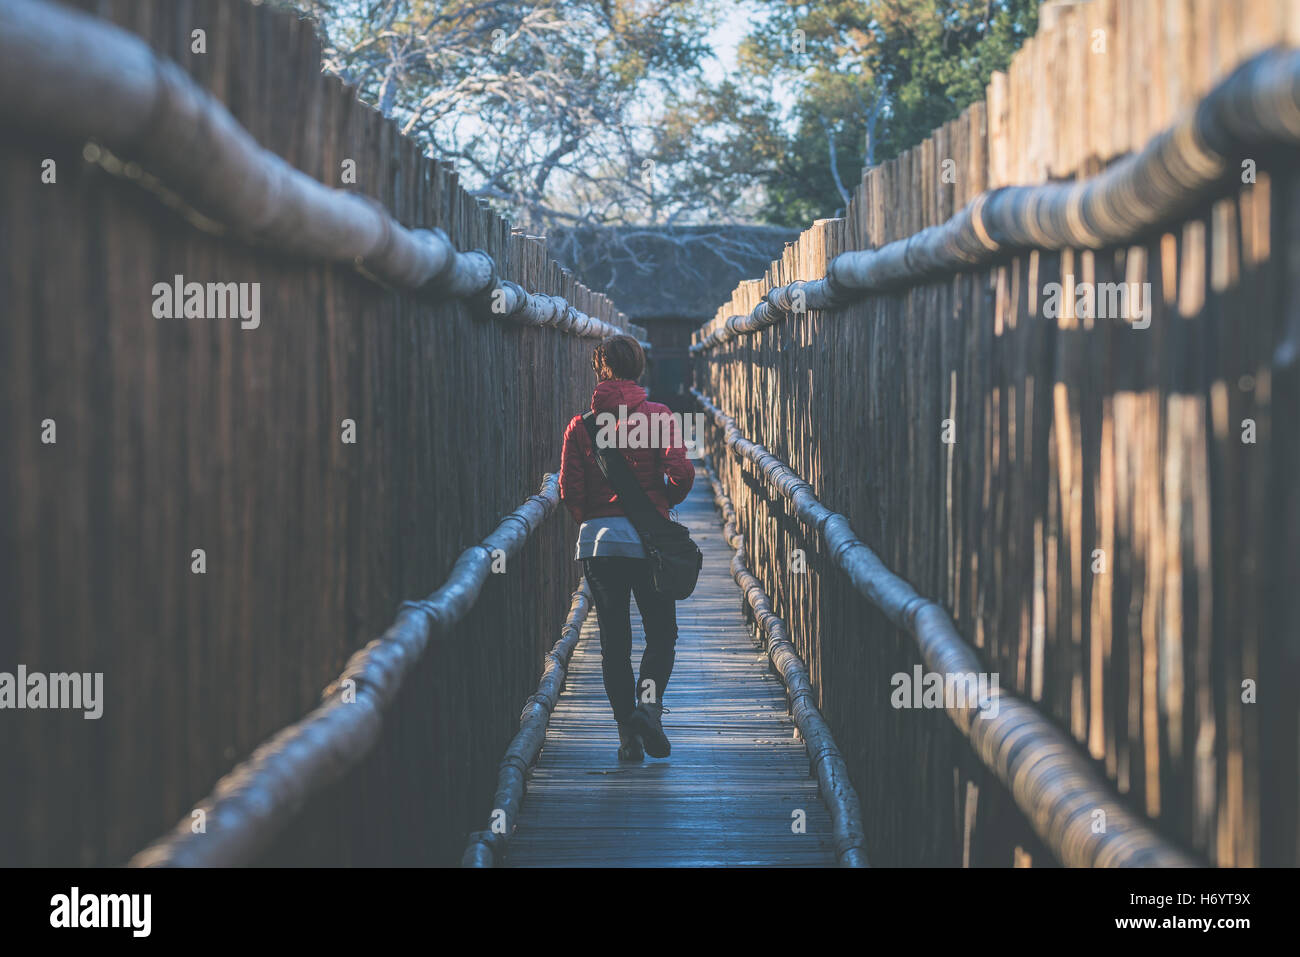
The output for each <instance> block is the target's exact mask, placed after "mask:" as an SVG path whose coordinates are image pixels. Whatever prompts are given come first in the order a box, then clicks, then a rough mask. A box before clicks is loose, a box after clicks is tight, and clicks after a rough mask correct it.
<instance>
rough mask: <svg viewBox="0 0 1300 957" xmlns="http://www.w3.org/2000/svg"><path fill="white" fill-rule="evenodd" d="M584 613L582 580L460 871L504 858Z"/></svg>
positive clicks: (587, 603) (587, 600) (587, 595)
mask: <svg viewBox="0 0 1300 957" xmlns="http://www.w3.org/2000/svg"><path fill="white" fill-rule="evenodd" d="M590 608H591V591H590V590H589V589H588V587H587V580H586V579H585V578H584V579H583V580H582V581H581V582H579V583H578V588H577V590H576V591H574V593H573V601H572V603H571V604H570V605H569V617H568V618H567V619H566V620H565V622H564V627H563V628H561V629H560V638H559V640H558V641H556V643H555V646H554V647H553V648H552V649H551V650H550V651H549V652H547V654H546V664H545V665H544V666H543V668H542V677H541V679H540V680H539V681H538V682H537V691H536V692H534V693H533V694H532V695H530V696H529V698H528V700H527V701H526V702H524V710H523V713H522V714H520V716H519V732H518V733H517V734H516V735H515V736H514V738H512V739H511V741H510V744H509V745H508V746H507V747H506V753H505V756H504V757H503V758H502V759H501V766H500V768H499V770H498V771H497V789H496V793H495V794H494V795H493V797H492V815H493V820H492V821H491V823H489V825H488V827H487V828H486V829H485V830H482V831H474V832H473V833H471V834H470V836H469V841H468V844H467V846H466V848H465V854H464V856H463V857H462V858H461V866H462V867H493V866H495V865H496V864H497V863H498V862H499V861H501V860H502V859H503V858H504V857H505V852H506V846H507V845H508V844H509V842H510V838H511V837H512V836H513V835H514V832H515V826H516V824H517V821H518V817H519V810H520V808H521V807H522V806H523V802H524V791H525V786H526V781H527V775H528V769H529V768H530V767H532V766H533V763H534V762H535V761H536V760H537V755H538V754H540V753H541V750H542V745H543V744H544V743H545V741H546V726H547V725H548V724H549V723H550V720H551V712H552V711H554V710H555V706H556V704H557V703H558V702H559V700H560V693H561V692H562V691H563V690H564V679H565V676H566V674H567V671H568V667H569V658H570V657H572V655H573V649H574V648H576V647H577V645H578V638H579V637H580V636H581V634H582V623H583V621H585V620H586V617H587V612H588V610H589V609H590Z"/></svg>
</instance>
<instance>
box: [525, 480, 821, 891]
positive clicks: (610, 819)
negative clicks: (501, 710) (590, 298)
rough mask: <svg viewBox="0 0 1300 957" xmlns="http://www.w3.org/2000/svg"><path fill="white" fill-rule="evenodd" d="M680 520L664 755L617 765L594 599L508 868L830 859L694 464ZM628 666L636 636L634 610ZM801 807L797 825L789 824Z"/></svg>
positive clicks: (782, 707) (777, 689)
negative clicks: (682, 548) (694, 568)
mask: <svg viewBox="0 0 1300 957" xmlns="http://www.w3.org/2000/svg"><path fill="white" fill-rule="evenodd" d="M678 520H679V521H681V522H682V523H683V524H685V525H687V526H689V527H690V529H691V535H692V536H693V537H694V538H695V541H696V542H698V543H699V546H700V550H701V551H703V552H704V568H703V571H702V572H701V575H700V582H699V586H698V587H697V588H696V591H695V594H694V595H692V596H691V597H690V598H689V599H688V600H687V601H685V602H681V603H679V604H678V606H677V621H678V638H677V662H676V665H675V666H674V668H673V674H672V679H671V680H670V681H669V683H668V689H667V692H666V694H665V696H664V704H665V705H666V706H667V707H668V709H669V713H668V714H667V715H665V716H664V730H665V731H666V732H667V733H668V738H669V740H670V741H671V742H672V745H673V753H672V756H671V757H668V758H665V759H663V760H655V759H653V758H649V757H647V758H646V760H645V763H644V764H639V765H638V764H620V763H619V761H618V758H617V756H616V753H615V752H616V750H617V748H618V732H617V729H616V727H615V724H614V718H613V716H612V714H611V713H610V710H609V702H608V701H607V700H606V698H605V690H604V685H603V684H602V682H601V676H600V638H599V634H598V630H597V626H596V613H595V610H594V609H593V610H592V612H591V613H590V614H589V615H588V616H587V621H586V624H585V625H584V627H583V630H582V637H581V639H580V641H579V644H578V647H577V648H576V649H575V650H574V653H573V659H572V661H571V662H570V668H569V676H568V681H567V683H566V686H565V692H564V694H563V696H562V697H561V699H560V702H559V705H558V707H557V708H556V709H555V712H554V714H552V716H551V722H550V726H549V728H548V729H547V732H546V745H545V747H544V748H543V750H542V753H541V756H540V757H539V759H538V762H537V765H536V767H535V768H534V769H533V772H532V776H531V778H530V780H529V784H528V792H527V797H526V798H525V800H524V806H523V809H522V811H521V813H520V817H519V828H518V830H517V831H516V833H515V836H514V839H513V840H512V841H511V843H510V850H509V854H508V859H507V861H506V863H507V864H508V865H509V866H512V867H547V866H557V867H581V866H594V867H619V866H643V867H653V866H709V865H714V866H737V865H769V866H785V867H818V866H825V867H829V866H833V864H834V851H833V849H832V847H831V842H830V833H831V826H830V818H829V815H828V814H827V812H826V808H825V806H824V805H823V804H822V802H821V799H820V798H819V797H818V796H817V784H816V781H815V780H813V779H812V778H810V777H809V776H808V758H807V756H806V754H805V752H804V747H803V742H802V741H799V740H796V739H795V738H794V724H793V722H792V721H791V720H790V717H789V714H788V713H787V711H786V703H785V693H784V689H783V688H782V686H781V683H780V680H779V679H778V678H777V677H776V676H775V675H774V674H772V673H771V671H770V670H769V669H768V665H767V656H766V655H765V654H764V653H763V651H762V649H760V648H759V647H758V646H757V645H755V644H754V641H753V639H752V638H751V637H750V633H749V629H748V628H747V627H746V625H745V622H744V620H743V618H742V617H741V605H742V602H743V599H742V597H741V594H740V590H739V589H738V588H737V587H736V585H735V582H734V581H733V580H732V578H731V573H730V571H729V565H730V562H731V556H732V552H731V549H730V548H729V547H728V546H727V544H726V542H725V541H723V539H722V530H721V528H720V526H719V524H718V519H717V512H716V511H715V510H714V507H713V501H712V497H711V496H710V494H709V481H708V478H707V477H706V476H705V475H704V473H703V471H702V470H697V472H696V476H695V486H694V488H693V489H692V490H691V494H690V496H689V497H688V498H687V499H686V501H685V502H684V503H682V505H681V506H680V507H679V508H678ZM632 630H633V638H634V651H633V665H634V667H635V665H636V664H637V663H638V662H639V661H640V655H641V649H642V647H643V646H644V642H643V641H642V639H641V632H640V620H639V618H638V617H636V613H635V612H634V613H633V619H632ZM796 810H802V811H804V812H805V814H806V816H807V819H806V826H807V829H806V832H805V833H803V834H796V833H794V831H793V829H792V826H791V825H792V824H793V823H794V821H795V817H794V812H795V811H796Z"/></svg>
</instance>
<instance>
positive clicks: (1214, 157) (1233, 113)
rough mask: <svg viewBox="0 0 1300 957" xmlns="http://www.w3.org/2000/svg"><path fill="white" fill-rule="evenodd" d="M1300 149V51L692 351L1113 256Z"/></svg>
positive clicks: (876, 253)
mask: <svg viewBox="0 0 1300 957" xmlns="http://www.w3.org/2000/svg"><path fill="white" fill-rule="evenodd" d="M1298 143H1300V50H1294V49H1287V48H1277V49H1272V50H1267V51H1265V52H1263V53H1260V54H1257V55H1256V56H1254V57H1252V58H1251V59H1249V60H1247V61H1246V62H1245V63H1243V64H1242V65H1241V66H1239V67H1238V68H1237V69H1236V70H1234V71H1233V72H1232V73H1231V74H1230V75H1229V76H1228V77H1227V78H1226V79H1224V80H1223V81H1222V82H1220V83H1219V84H1218V85H1217V86H1215V87H1214V89H1212V90H1211V91H1210V92H1209V93H1208V94H1206V96H1205V97H1204V98H1203V99H1202V100H1201V101H1200V102H1199V103H1198V104H1197V105H1196V106H1195V107H1193V108H1191V109H1189V110H1188V111H1187V112H1185V113H1184V114H1183V115H1182V116H1181V117H1180V118H1179V119H1178V120H1177V121H1176V122H1175V123H1174V125H1173V126H1171V127H1169V128H1168V129H1166V130H1164V131H1162V132H1161V133H1159V134H1157V135H1156V136H1155V137H1154V138H1152V140H1151V141H1150V142H1149V143H1148V144H1147V145H1146V146H1145V147H1144V148H1143V149H1142V150H1141V151H1139V152H1137V153H1132V154H1129V155H1128V156H1125V157H1124V158H1123V159H1121V160H1118V161H1117V162H1115V163H1114V164H1112V165H1111V166H1109V167H1108V168H1107V169H1105V170H1104V171H1102V172H1101V173H1099V174H1097V175H1096V176H1093V177H1091V178H1090V179H1085V180H1079V181H1077V182H1068V183H1065V182H1062V183H1045V184H1042V185H1038V186H1004V187H1000V188H998V189H994V190H990V191H987V192H984V193H981V194H980V195H979V196H976V197H975V199H973V200H972V201H971V202H970V203H969V204H968V205H967V206H966V207H965V208H964V209H962V210H961V212H959V213H957V214H956V215H955V216H953V217H952V218H951V219H949V220H948V221H947V222H944V223H941V224H939V225H937V226H930V227H927V228H926V229H922V230H921V231H920V232H918V233H915V234H913V235H911V236H908V237H906V238H904V239H899V240H896V241H895V242H892V243H887V244H886V245H884V246H882V247H880V248H879V249H860V250H853V251H850V252H844V253H841V254H840V255H838V256H836V257H835V258H834V259H833V260H831V263H830V265H829V266H828V267H827V270H826V275H825V276H824V277H823V278H821V279H815V280H807V281H805V280H796V281H794V282H791V283H787V284H786V285H783V286H776V287H774V288H772V289H771V290H769V291H768V292H767V294H766V295H765V296H764V298H763V299H762V300H761V301H760V302H759V303H758V305H756V306H755V307H754V308H753V310H751V311H750V312H749V313H748V314H747V315H745V314H742V315H733V316H727V317H725V318H719V319H715V320H713V321H712V322H710V323H708V324H706V325H705V326H704V327H703V328H701V329H700V330H699V332H698V333H697V335H698V336H699V340H698V341H697V342H695V343H694V344H693V345H692V346H691V347H690V351H691V352H693V353H698V352H701V351H703V350H705V349H711V348H713V347H714V346H717V345H720V344H721V343H724V342H727V341H729V340H731V339H735V338H736V337H737V336H741V335H746V334H750V333H754V332H758V331H760V330H762V329H765V328H767V327H768V326H771V325H774V324H775V323H777V322H780V321H782V320H783V319H785V318H786V317H787V316H790V315H794V314H797V313H805V312H807V311H812V310H822V309H838V308H841V307H843V306H846V305H849V304H851V303H853V302H856V301H858V300H861V299H863V298H866V297H867V296H869V295H872V294H876V293H884V292H890V291H895V290H898V289H902V288H905V287H907V286H911V285H916V284H919V283H921V282H925V281H928V280H932V279H935V278H937V277H940V276H944V275H949V274H952V273H957V272H962V271H964V270H968V269H971V268H973V267H976V266H981V265H985V264H987V263H990V262H992V261H994V260H995V259H996V258H997V257H999V256H1001V255H1004V254H1007V253H1010V252H1014V251H1017V250H1024V249H1041V250H1059V249H1104V248H1107V247H1110V246H1116V245H1119V244H1122V243H1127V242H1131V241H1133V240H1135V239H1138V238H1139V237H1141V236H1142V235H1143V234H1144V233H1146V232H1148V231H1149V230H1151V229H1153V228H1155V227H1157V226H1159V225H1161V224H1163V223H1166V222H1169V221H1171V220H1173V219H1174V218H1175V217H1176V216H1178V215H1179V214H1181V213H1185V212H1186V211H1187V210H1188V209H1191V208H1193V207H1194V206H1195V205H1196V204H1197V203H1199V202H1202V201H1203V200H1204V199H1205V198H1206V197H1207V196H1208V195H1209V194H1210V193H1211V192H1212V191H1213V190H1214V189H1216V188H1218V187H1220V186H1221V185H1222V184H1224V183H1225V182H1226V180H1227V179H1228V178H1229V177H1230V176H1231V175H1232V174H1233V173H1234V171H1235V172H1240V166H1239V165H1238V164H1239V163H1240V161H1241V160H1242V159H1245V158H1248V157H1249V156H1250V151H1254V150H1264V149H1269V148H1273V147H1278V146H1294V145H1296V144H1298Z"/></svg>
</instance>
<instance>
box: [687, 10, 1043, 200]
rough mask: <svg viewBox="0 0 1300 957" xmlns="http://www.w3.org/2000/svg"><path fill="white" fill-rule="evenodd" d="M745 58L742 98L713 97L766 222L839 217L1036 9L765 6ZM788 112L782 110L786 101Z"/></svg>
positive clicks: (940, 116) (981, 84) (973, 89)
mask: <svg viewBox="0 0 1300 957" xmlns="http://www.w3.org/2000/svg"><path fill="white" fill-rule="evenodd" d="M766 9H767V15H766V16H765V17H762V18H760V19H759V20H758V21H756V23H755V26H754V28H753V29H752V30H751V32H750V33H749V35H748V36H747V37H746V38H745V40H744V42H743V43H742V45H741V49H740V61H741V64H742V67H743V68H744V69H745V70H746V71H747V72H748V73H749V74H750V77H751V82H750V84H748V88H749V96H748V97H737V96H736V95H735V91H734V90H731V89H726V88H722V87H719V88H718V89H716V90H713V91H711V92H710V93H709V94H708V98H709V99H710V100H711V102H712V108H713V110H714V111H715V112H716V113H717V114H718V116H717V117H716V122H717V123H718V125H721V126H730V127H731V128H732V129H733V130H734V136H733V138H732V139H731V140H730V142H729V143H728V144H727V148H728V149H730V150H734V151H736V152H738V153H739V154H740V155H746V156H749V157H751V160H752V161H753V162H754V167H753V168H754V173H755V178H756V179H757V181H758V182H759V183H760V184H761V187H762V192H763V194H764V199H763V203H762V206H761V208H760V215H761V216H762V217H763V218H764V219H765V220H766V221H768V222H772V223H777V224H783V225H795V224H802V223H806V222H808V221H809V220H812V219H816V218H818V217H821V216H829V215H837V214H840V213H842V211H843V209H844V208H845V207H846V206H847V204H848V199H849V196H850V195H851V192H852V188H853V186H854V185H856V183H857V180H858V173H859V171H860V170H861V169H862V168H864V167H870V166H874V165H875V164H876V163H878V162H882V161H884V160H887V159H891V158H892V157H894V156H897V155H898V154H899V153H900V152H902V151H903V150H905V149H907V148H909V147H911V146H914V145H916V144H917V143H919V142H920V141H921V140H922V139H924V138H925V137H926V136H928V135H929V133H930V131H931V130H933V129H934V128H935V127H937V126H939V125H941V124H943V123H945V122H947V121H948V120H951V119H953V118H954V117H956V116H957V115H958V114H959V113H960V112H961V111H962V110H963V109H964V108H965V107H966V106H968V105H970V104H971V103H972V102H974V101H975V100H977V99H979V98H980V97H982V96H983V94H984V88H985V86H986V85H987V83H988V81H989V78H990V76H991V75H992V73H993V71H994V70H999V69H1004V68H1005V67H1006V66H1007V64H1008V63H1009V62H1010V59H1011V55H1012V54H1013V53H1014V52H1015V50H1016V49H1018V48H1019V46H1020V45H1021V44H1022V43H1023V42H1024V40H1025V39H1026V38H1027V37H1028V36H1030V35H1031V34H1032V33H1033V31H1034V29H1035V27H1036V25H1037V15H1038V0H817V2H812V3H805V2H798V0H766ZM783 99H784V100H786V101H790V100H792V101H793V106H792V107H789V108H788V109H783V108H782V100H783Z"/></svg>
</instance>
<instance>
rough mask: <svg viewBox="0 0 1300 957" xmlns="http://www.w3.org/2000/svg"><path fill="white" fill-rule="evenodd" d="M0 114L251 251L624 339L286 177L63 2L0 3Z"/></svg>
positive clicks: (130, 37)
mask: <svg viewBox="0 0 1300 957" xmlns="http://www.w3.org/2000/svg"><path fill="white" fill-rule="evenodd" d="M0 118H3V119H4V120H6V121H11V122H16V123H19V124H22V125H24V126H28V127H31V128H33V129H40V130H43V131H45V132H48V133H51V134H52V135H55V136H59V137H66V138H69V139H77V140H93V141H94V142H96V143H97V144H102V145H103V146H104V147H105V148H107V149H108V150H111V151H112V152H113V153H114V154H116V155H118V156H122V157H126V158H129V159H130V160H132V161H134V162H136V163H137V164H138V165H139V166H140V167H141V168H142V170H143V171H145V172H146V173H148V174H149V175H150V176H151V177H153V178H154V179H156V180H157V181H158V183H159V184H160V185H161V186H163V187H164V188H165V189H167V190H168V191H170V192H171V193H172V194H174V195H175V196H176V197H178V198H179V199H180V200H181V201H183V202H184V203H185V204H186V205H188V206H190V207H191V208H192V209H194V210H196V211H197V212H199V213H201V214H202V216H203V217H204V218H206V219H208V220H210V221H212V222H213V223H215V224H217V225H218V226H220V227H221V228H223V229H225V230H226V231H228V232H229V233H230V234H231V235H233V236H235V237H237V238H239V239H241V240H242V241H244V242H247V243H250V244H252V245H257V246H262V247H269V248H273V249H275V250H276V251H278V252H281V253H285V254H288V255H292V256H295V257H298V258H301V259H304V260H307V261H314V262H320V263H331V264H345V265H351V266H355V267H356V268H357V269H358V270H359V271H360V272H361V273H362V274H363V275H366V276H368V277H371V278H374V279H377V280H379V281H380V282H383V283H385V284H388V285H390V286H394V287H397V288H401V289H408V290H428V291H431V292H435V293H437V294H439V295H440V296H443V297H452V298H457V299H469V300H471V306H472V314H473V315H474V316H476V317H478V318H491V317H496V318H501V319H508V320H510V321H512V322H516V323H520V324H523V325H533V326H552V327H554V328H556V329H559V330H561V331H563V332H567V333H570V334H572V335H575V336H584V337H589V338H604V337H606V336H611V335H616V334H618V333H620V332H623V331H624V330H622V329H620V328H619V327H617V326H615V325H613V324H612V323H608V322H606V321H604V320H603V319H599V318H597V317H595V316H589V315H587V314H586V313H584V312H582V311H580V310H579V309H577V308H576V307H574V306H572V305H570V304H569V303H568V301H566V300H565V299H562V298H560V297H558V296H546V295H538V294H534V293H529V292H527V291H526V290H524V289H523V288H522V287H520V286H519V285H517V284H516V283H513V282H508V281H503V280H500V279H499V278H498V276H497V268H496V263H495V262H494V261H493V259H492V257H491V256H489V255H488V254H487V253H486V252H484V251H483V250H479V249H474V250H469V251H467V252H461V251H459V250H457V249H456V247H455V246H454V245H452V242H451V240H450V239H449V238H448V236H447V234H446V233H445V232H444V231H443V230H441V229H408V228H407V227H405V226H403V225H402V224H400V223H399V222H397V221H396V220H395V219H393V217H392V216H391V215H390V214H389V212H388V210H387V209H386V208H384V206H383V205H382V204H381V203H379V202H378V201H377V200H374V199H372V198H370V197H367V196H363V195H361V194H359V193H352V192H348V191H346V190H341V189H332V188H331V187H329V186H326V185H324V184H323V183H320V182H318V181H317V180H315V179H313V178H312V177H310V176H308V175H307V174H306V173H303V172H302V171H301V170H298V169H295V168H294V167H293V166H291V165H290V164H289V163H287V162H286V161H285V160H284V159H282V158H281V157H279V156H277V155H276V154H275V153H273V152H271V151H270V150H268V149H265V148H263V147H262V146H261V145H260V144H259V143H258V142H257V141H256V140H255V139H254V138H253V136H252V135H251V134H250V133H249V132H248V131H247V130H246V129H244V127H243V126H241V125H240V124H239V122H238V121H237V120H236V119H235V118H234V117H233V116H232V115H231V114H230V111H229V110H227V109H226V107H225V105H224V104H222V103H221V102H220V101H219V100H217V99H216V98H215V97H214V96H213V95H212V94H210V93H209V92H208V91H207V90H205V89H203V88H202V87H201V86H199V85H198V84H197V83H195V82H194V80H193V79H191V78H190V76H189V74H187V73H186V72H185V71H184V70H182V69H181V68H180V67H179V66H178V65H177V64H175V63H173V62H171V61H170V60H167V59H165V58H163V57H161V56H159V55H158V54H157V53H155V52H154V50H153V49H152V48H151V47H150V46H149V45H148V44H147V43H145V42H144V40H142V39H141V38H139V37H137V36H135V35H134V34H132V33H129V32H128V31H126V30H123V29H121V28H119V27H116V26H114V25H112V24H110V23H107V22H105V21H103V20H100V19H98V18H96V17H93V16H91V15H89V14H86V13H82V12H80V11H76V10H72V9H69V8H67V7H64V6H62V5H60V4H55V3H42V2H38V0H6V2H5V3H3V4H0Z"/></svg>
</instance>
